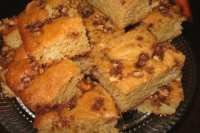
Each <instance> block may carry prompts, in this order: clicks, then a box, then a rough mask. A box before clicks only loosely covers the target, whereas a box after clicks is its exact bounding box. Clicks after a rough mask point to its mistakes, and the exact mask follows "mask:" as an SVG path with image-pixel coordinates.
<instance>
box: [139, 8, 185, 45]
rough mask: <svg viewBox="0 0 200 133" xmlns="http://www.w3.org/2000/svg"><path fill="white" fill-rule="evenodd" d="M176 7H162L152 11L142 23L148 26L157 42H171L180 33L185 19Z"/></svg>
mask: <svg viewBox="0 0 200 133" xmlns="http://www.w3.org/2000/svg"><path fill="white" fill-rule="evenodd" d="M179 10H180V9H179V8H178V7H177V6H172V5H163V4H161V5H160V6H159V7H157V8H156V9H154V10H153V12H152V13H150V15H148V16H147V17H146V18H145V19H144V20H142V23H144V24H145V25H147V26H148V30H149V31H151V32H152V33H153V34H154V35H155V36H156V38H157V41H158V42H164V41H167V40H170V39H171V40H172V39H174V38H175V37H177V36H179V35H180V34H181V33H182V29H183V27H182V23H183V21H184V20H185V18H184V17H183V16H182V15H181V13H180V11H179Z"/></svg>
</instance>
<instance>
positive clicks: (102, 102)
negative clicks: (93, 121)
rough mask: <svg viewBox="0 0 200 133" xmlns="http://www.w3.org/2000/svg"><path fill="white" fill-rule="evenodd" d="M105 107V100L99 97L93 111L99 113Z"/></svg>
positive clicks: (93, 105)
mask: <svg viewBox="0 0 200 133" xmlns="http://www.w3.org/2000/svg"><path fill="white" fill-rule="evenodd" d="M103 106H104V99H103V98H102V97H98V98H96V99H95V101H94V103H93V104H92V107H91V109H92V111H99V110H100V109H101V108H102V107H103Z"/></svg>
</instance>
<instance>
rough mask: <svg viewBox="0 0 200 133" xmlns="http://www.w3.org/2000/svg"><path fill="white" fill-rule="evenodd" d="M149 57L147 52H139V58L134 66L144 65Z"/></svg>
mask: <svg viewBox="0 0 200 133" xmlns="http://www.w3.org/2000/svg"><path fill="white" fill-rule="evenodd" d="M149 59H150V57H149V55H148V54H147V53H141V54H140V55H139V59H138V61H137V63H136V67H137V68H141V67H144V66H145V65H146V63H147V61H148V60H149Z"/></svg>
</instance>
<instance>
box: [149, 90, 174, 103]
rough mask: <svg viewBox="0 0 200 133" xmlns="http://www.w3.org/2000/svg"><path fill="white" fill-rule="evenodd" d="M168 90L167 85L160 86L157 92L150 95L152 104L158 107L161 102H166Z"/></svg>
mask: <svg viewBox="0 0 200 133" xmlns="http://www.w3.org/2000/svg"><path fill="white" fill-rule="evenodd" d="M170 91H171V90H170V87H169V86H162V87H161V88H160V90H159V91H158V92H156V93H155V94H154V95H152V96H151V99H152V104H153V105H155V106H158V107H159V106H161V104H162V103H166V100H167V97H168V96H169V95H170ZM166 104H167V103H166Z"/></svg>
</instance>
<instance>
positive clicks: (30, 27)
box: [26, 21, 44, 32]
mask: <svg viewBox="0 0 200 133" xmlns="http://www.w3.org/2000/svg"><path fill="white" fill-rule="evenodd" d="M43 25H44V23H43V22H40V21H37V22H35V23H33V24H29V25H27V26H26V28H27V29H28V30H29V31H30V32H39V31H40V29H41V28H42V26H43Z"/></svg>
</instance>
